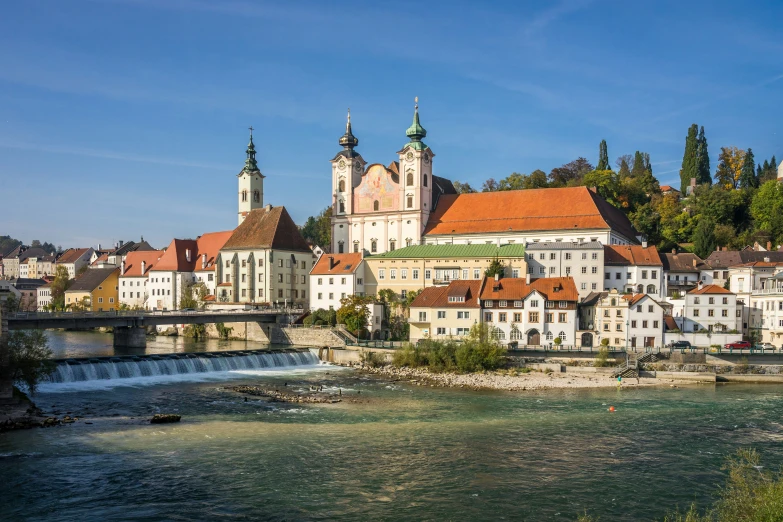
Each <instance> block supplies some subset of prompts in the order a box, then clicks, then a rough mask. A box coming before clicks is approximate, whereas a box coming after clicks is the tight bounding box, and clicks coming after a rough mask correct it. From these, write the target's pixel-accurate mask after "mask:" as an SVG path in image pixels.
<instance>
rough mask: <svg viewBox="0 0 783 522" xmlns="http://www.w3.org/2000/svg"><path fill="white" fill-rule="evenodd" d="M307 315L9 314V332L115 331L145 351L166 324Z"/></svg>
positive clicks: (118, 342) (284, 311) (271, 311)
mask: <svg viewBox="0 0 783 522" xmlns="http://www.w3.org/2000/svg"><path fill="white" fill-rule="evenodd" d="M302 314H304V310H303V309H301V308H266V309H260V310H194V311H185V310H172V311H154V312H148V311H144V310H132V311H119V312H75V313H72V312H51V313H47V312H31V313H26V312H19V313H11V314H7V315H6V317H7V318H8V329H9V330H45V329H48V328H71V329H79V328H98V327H108V326H110V327H112V328H114V346H125V347H133V348H143V347H145V346H146V345H147V336H146V331H145V328H146V327H147V326H159V325H165V324H208V323H243V322H255V323H268V324H285V323H289V322H292V321H294V320H296V319H297V318H298V317H301V316H302Z"/></svg>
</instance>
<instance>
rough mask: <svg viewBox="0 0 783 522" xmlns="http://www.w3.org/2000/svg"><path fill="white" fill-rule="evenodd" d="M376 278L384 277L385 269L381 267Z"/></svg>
mask: <svg viewBox="0 0 783 522" xmlns="http://www.w3.org/2000/svg"><path fill="white" fill-rule="evenodd" d="M378 279H386V270H384V269H383V268H381V269H380V270H378Z"/></svg>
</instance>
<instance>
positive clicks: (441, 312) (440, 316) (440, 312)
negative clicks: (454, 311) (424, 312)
mask: <svg viewBox="0 0 783 522" xmlns="http://www.w3.org/2000/svg"><path fill="white" fill-rule="evenodd" d="M445 318H446V310H438V319H445Z"/></svg>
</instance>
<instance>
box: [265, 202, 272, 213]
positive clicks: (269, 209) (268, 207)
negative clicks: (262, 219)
mask: <svg viewBox="0 0 783 522" xmlns="http://www.w3.org/2000/svg"><path fill="white" fill-rule="evenodd" d="M264 208H265V209H266V211H267V212H271V211H272V205H270V204H269V203H267V204H266V205H265V206H264Z"/></svg>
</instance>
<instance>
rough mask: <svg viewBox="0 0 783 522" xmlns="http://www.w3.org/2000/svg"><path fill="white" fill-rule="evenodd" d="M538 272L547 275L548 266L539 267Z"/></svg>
mask: <svg viewBox="0 0 783 522" xmlns="http://www.w3.org/2000/svg"><path fill="white" fill-rule="evenodd" d="M538 273H539V274H541V275H546V267H544V266H540V267H538Z"/></svg>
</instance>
